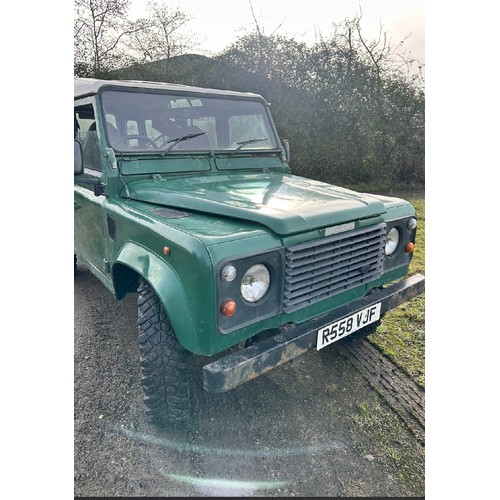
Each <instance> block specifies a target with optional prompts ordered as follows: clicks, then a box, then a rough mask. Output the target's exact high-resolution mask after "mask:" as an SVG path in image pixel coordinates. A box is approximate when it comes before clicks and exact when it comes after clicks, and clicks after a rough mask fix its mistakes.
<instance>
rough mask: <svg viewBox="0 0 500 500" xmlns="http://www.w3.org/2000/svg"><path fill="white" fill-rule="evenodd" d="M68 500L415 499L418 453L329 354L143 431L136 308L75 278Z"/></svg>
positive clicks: (391, 414)
mask: <svg viewBox="0 0 500 500" xmlns="http://www.w3.org/2000/svg"><path fill="white" fill-rule="evenodd" d="M74 300H75V302H74V304H75V371H74V373H75V462H74V469H75V480H74V487H75V496H78V497H87V496H150V497H156V496H158V497H162V496H164V497H166V496H184V497H186V496H302V497H305V496H345V497H349V496H423V495H424V448H423V445H422V443H421V441H419V440H418V439H416V437H415V436H414V434H412V433H411V432H410V431H409V430H408V428H407V427H406V426H405V424H404V421H403V420H402V419H401V418H400V417H399V416H398V414H397V413H396V412H395V411H394V410H393V409H392V408H391V406H389V405H388V404H386V402H385V401H384V399H382V397H381V396H380V394H379V393H378V392H377V391H375V390H374V389H373V388H372V387H371V386H370V384H369V383H368V381H367V380H366V378H365V377H363V376H362V375H361V373H360V372H358V371H357V370H356V369H355V368H354V366H353V364H352V363H349V361H348V360H347V359H346V357H345V356H342V355H341V354H340V350H339V349H336V348H335V344H333V345H332V346H331V347H329V348H325V349H323V350H322V351H319V352H309V353H307V354H306V355H304V356H303V357H302V358H301V360H300V362H296V363H288V364H286V365H283V366H282V367H279V368H277V369H275V370H272V371H271V372H269V373H268V374H266V375H264V376H261V377H259V378H257V379H256V380H254V381H252V382H249V383H247V384H244V385H243V386H240V387H238V388H236V389H235V390H233V391H231V392H229V393H226V394H222V395H209V394H206V393H204V392H203V391H202V390H199V391H197V393H196V400H197V404H196V409H195V411H194V412H193V414H192V418H191V419H190V421H189V422H188V423H187V424H186V425H185V426H182V427H178V428H171V429H158V428H156V427H155V426H152V425H150V424H148V423H146V421H145V419H144V413H143V403H142V388H141V386H140V372H139V363H138V346H137V338H136V337H137V326H136V320H137V309H136V304H135V301H136V296H135V295H131V296H128V297H127V298H126V299H124V300H122V301H116V300H115V299H114V297H113V296H112V294H111V293H110V292H109V291H108V290H107V289H106V288H105V287H104V286H103V285H102V284H101V283H100V282H99V281H98V280H97V279H96V278H95V277H94V276H92V275H91V273H90V272H89V271H88V270H87V269H86V268H85V267H83V266H79V273H78V274H77V275H76V276H75V298H74Z"/></svg>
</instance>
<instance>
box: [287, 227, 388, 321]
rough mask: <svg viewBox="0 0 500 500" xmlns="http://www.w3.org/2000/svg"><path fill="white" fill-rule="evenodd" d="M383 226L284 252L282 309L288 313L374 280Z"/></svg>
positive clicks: (382, 243) (379, 262)
mask: <svg viewBox="0 0 500 500" xmlns="http://www.w3.org/2000/svg"><path fill="white" fill-rule="evenodd" d="M385 237H386V224H385V223H381V224H377V225H376V226H369V227H364V228H362V229H357V230H355V231H349V232H346V233H341V234H335V235H333V236H328V237H326V238H321V239H319V240H314V241H308V242H307V243H299V244H298V245H294V246H292V247H289V248H287V250H286V275H285V292H284V300H283V309H284V311H285V312H289V311H292V310H295V309H299V308H301V307H305V306H307V305H310V304H314V303H315V302H319V301H320V300H323V299H326V298H329V297H332V296H333V295H336V294H338V293H341V292H345V291H346V290H350V289H352V288H355V287H357V286H359V285H363V284H365V283H368V282H370V281H373V280H375V279H377V278H378V277H379V276H380V275H381V273H382V263H383V260H384V246H385Z"/></svg>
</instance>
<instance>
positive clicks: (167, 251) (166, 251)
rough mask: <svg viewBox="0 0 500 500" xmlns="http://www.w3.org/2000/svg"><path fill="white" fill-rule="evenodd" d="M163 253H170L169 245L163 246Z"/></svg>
mask: <svg viewBox="0 0 500 500" xmlns="http://www.w3.org/2000/svg"><path fill="white" fill-rule="evenodd" d="M163 253H164V254H165V255H170V248H169V247H163Z"/></svg>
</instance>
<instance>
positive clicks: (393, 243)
mask: <svg viewBox="0 0 500 500" xmlns="http://www.w3.org/2000/svg"><path fill="white" fill-rule="evenodd" d="M398 243H399V231H398V229H397V228H395V227H393V228H392V229H391V230H390V231H389V232H388V233H387V240H386V242H385V254H386V255H391V254H393V253H394V251H395V250H396V248H397V247H398Z"/></svg>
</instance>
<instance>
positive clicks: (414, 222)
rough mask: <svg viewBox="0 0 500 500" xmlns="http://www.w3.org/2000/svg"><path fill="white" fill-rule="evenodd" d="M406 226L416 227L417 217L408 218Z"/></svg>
mask: <svg viewBox="0 0 500 500" xmlns="http://www.w3.org/2000/svg"><path fill="white" fill-rule="evenodd" d="M406 227H407V228H408V229H410V230H412V229H415V228H416V227H417V219H415V217H412V218H411V219H408V222H407V223H406Z"/></svg>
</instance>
